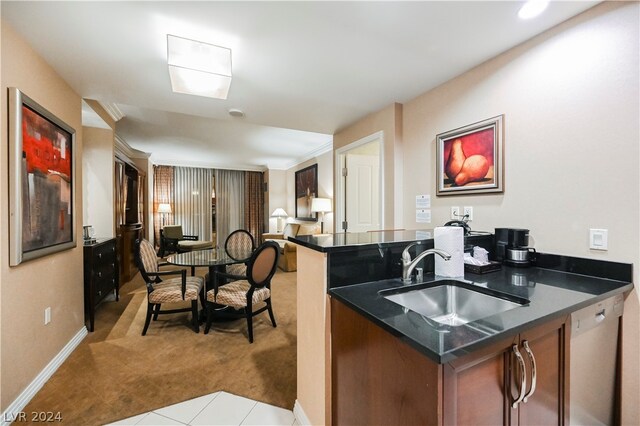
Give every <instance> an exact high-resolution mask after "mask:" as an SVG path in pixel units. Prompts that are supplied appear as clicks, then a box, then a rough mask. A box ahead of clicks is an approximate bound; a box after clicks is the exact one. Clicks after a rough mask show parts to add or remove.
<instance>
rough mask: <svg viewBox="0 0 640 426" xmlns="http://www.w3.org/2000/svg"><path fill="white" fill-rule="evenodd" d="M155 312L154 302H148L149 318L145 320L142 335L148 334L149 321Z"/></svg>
mask: <svg viewBox="0 0 640 426" xmlns="http://www.w3.org/2000/svg"><path fill="white" fill-rule="evenodd" d="M152 312H153V304H152V303H148V302H147V318H146V319H145V320H144V328H143V329H142V335H143V336H144V335H145V334H147V329H148V328H149V323H150V322H151V313H152Z"/></svg>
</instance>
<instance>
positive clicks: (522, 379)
mask: <svg viewBox="0 0 640 426" xmlns="http://www.w3.org/2000/svg"><path fill="white" fill-rule="evenodd" d="M511 348H512V349H513V353H514V354H515V355H516V359H517V360H518V364H519V365H520V372H521V377H520V390H519V391H518V399H516V400H515V401H513V404H512V405H511V407H512V408H517V407H518V404H520V402H522V399H523V398H524V394H525V392H526V391H527V370H526V367H525V365H524V358H523V357H522V355H521V354H520V351H519V350H518V345H513V346H511Z"/></svg>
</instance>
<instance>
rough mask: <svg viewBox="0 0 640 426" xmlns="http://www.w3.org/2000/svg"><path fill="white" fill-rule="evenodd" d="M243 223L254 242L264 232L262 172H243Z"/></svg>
mask: <svg viewBox="0 0 640 426" xmlns="http://www.w3.org/2000/svg"><path fill="white" fill-rule="evenodd" d="M244 224H245V229H246V230H247V231H249V232H250V233H251V235H253V237H254V239H255V240H256V243H258V241H260V240H261V237H262V233H263V232H264V184H263V174H262V172H245V176H244Z"/></svg>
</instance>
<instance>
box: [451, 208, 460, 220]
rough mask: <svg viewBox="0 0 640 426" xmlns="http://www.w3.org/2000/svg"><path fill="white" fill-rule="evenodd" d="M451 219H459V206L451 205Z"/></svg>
mask: <svg viewBox="0 0 640 426" xmlns="http://www.w3.org/2000/svg"><path fill="white" fill-rule="evenodd" d="M451 219H454V220H458V219H460V207H451Z"/></svg>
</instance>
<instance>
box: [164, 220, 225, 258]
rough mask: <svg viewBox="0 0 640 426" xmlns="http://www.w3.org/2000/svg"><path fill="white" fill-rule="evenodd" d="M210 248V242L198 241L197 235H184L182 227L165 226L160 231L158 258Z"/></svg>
mask: <svg viewBox="0 0 640 426" xmlns="http://www.w3.org/2000/svg"><path fill="white" fill-rule="evenodd" d="M212 246H213V243H212V242H211V241H200V240H198V236H197V235H184V234H183V233H182V225H167V226H165V227H163V228H162V229H161V230H160V249H159V250H158V256H160V257H164V256H165V255H166V254H169V253H184V252H186V251H193V250H203V249H209V248H211V247H212Z"/></svg>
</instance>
